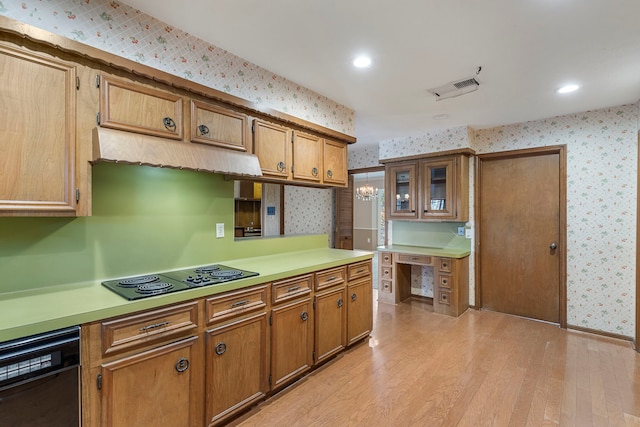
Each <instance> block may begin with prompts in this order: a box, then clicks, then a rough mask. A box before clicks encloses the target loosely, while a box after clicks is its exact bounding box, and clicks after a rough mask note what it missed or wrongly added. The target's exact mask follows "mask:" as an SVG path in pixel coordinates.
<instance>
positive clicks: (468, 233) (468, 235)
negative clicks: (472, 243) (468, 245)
mask: <svg viewBox="0 0 640 427" xmlns="http://www.w3.org/2000/svg"><path fill="white" fill-rule="evenodd" d="M464 237H466V238H467V239H472V238H473V230H471V229H467V230H464Z"/></svg>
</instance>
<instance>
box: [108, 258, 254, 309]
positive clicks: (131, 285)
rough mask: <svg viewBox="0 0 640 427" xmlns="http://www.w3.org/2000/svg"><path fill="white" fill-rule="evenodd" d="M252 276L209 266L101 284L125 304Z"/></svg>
mask: <svg viewBox="0 0 640 427" xmlns="http://www.w3.org/2000/svg"><path fill="white" fill-rule="evenodd" d="M252 276H258V273H256V272H253V271H246V270H239V269H236V268H232V267H227V266H226V265H221V264H212V265H204V266H201V267H195V268H186V269H184V270H175V271H165V272H163V273H157V274H147V275H144V276H133V277H125V278H122V279H116V280H107V281H105V282H102V284H103V285H104V286H106V287H107V288H109V289H111V290H112V291H113V292H115V293H117V294H118V295H120V296H122V297H124V298H126V299H128V300H135V299H140V298H146V297H152V296H155V295H163V294H168V293H171V292H177V291H182V290H185V289H192V288H199V287H202V286H210V285H217V284H220V283H226V282H230V281H232V280H237V279H244V278H246V277H252Z"/></svg>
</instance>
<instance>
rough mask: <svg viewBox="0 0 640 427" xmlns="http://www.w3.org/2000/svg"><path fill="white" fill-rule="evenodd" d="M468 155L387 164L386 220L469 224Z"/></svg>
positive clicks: (467, 153) (465, 151)
mask: <svg viewBox="0 0 640 427" xmlns="http://www.w3.org/2000/svg"><path fill="white" fill-rule="evenodd" d="M471 153H472V150H464V152H463V153H462V154H456V155H448V156H441V157H430V158H423V159H416V160H411V161H402V162H389V163H387V164H386V167H385V175H386V177H387V188H389V191H388V192H387V193H386V194H387V197H386V204H387V212H389V214H388V219H392V220H393V219H400V220H418V221H451V222H466V221H468V219H469V155H470V154H471Z"/></svg>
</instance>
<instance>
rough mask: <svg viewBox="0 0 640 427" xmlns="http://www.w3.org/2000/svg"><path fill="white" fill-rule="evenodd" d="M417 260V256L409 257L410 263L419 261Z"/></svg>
mask: <svg viewBox="0 0 640 427" xmlns="http://www.w3.org/2000/svg"><path fill="white" fill-rule="evenodd" d="M419 259H420V258H418V257H417V256H412V257H411V261H417V260H419Z"/></svg>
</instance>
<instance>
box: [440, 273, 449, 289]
mask: <svg viewBox="0 0 640 427" xmlns="http://www.w3.org/2000/svg"><path fill="white" fill-rule="evenodd" d="M438 285H439V286H440V287H441V288H447V289H451V276H450V275H448V274H440V275H438Z"/></svg>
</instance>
